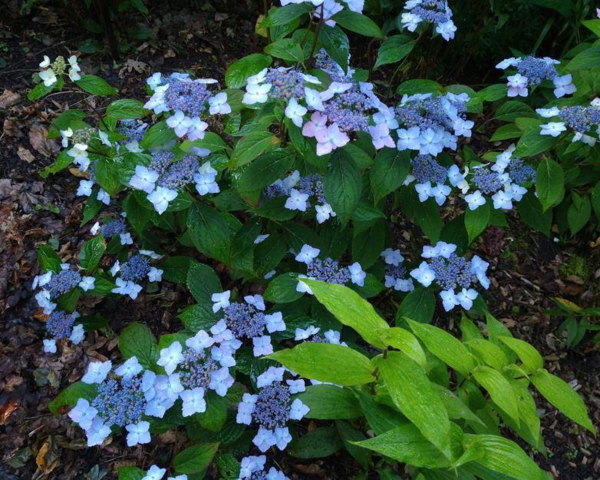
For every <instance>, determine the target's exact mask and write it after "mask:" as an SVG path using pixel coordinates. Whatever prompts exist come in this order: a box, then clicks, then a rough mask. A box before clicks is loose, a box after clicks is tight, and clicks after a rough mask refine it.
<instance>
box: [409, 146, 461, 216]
mask: <svg viewBox="0 0 600 480" xmlns="http://www.w3.org/2000/svg"><path fill="white" fill-rule="evenodd" d="M411 163H412V167H413V172H412V175H411V176H409V177H407V179H406V181H405V183H410V182H412V181H413V180H416V182H417V183H416V184H415V190H416V191H417V193H418V194H419V200H420V201H421V202H425V201H427V200H428V199H429V198H435V201H436V202H437V204H438V205H440V206H442V205H443V204H444V202H445V201H446V198H448V195H450V192H451V191H452V190H451V188H450V187H449V186H448V185H445V182H446V179H447V178H448V170H447V169H446V168H445V167H443V166H442V165H440V164H439V162H438V161H437V160H436V159H435V158H433V157H432V156H431V155H418V156H417V157H415V158H413V159H412V160H411Z"/></svg>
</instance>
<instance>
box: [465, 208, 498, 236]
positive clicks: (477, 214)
mask: <svg viewBox="0 0 600 480" xmlns="http://www.w3.org/2000/svg"><path fill="white" fill-rule="evenodd" d="M491 210H492V207H491V205H490V200H487V201H486V203H484V204H483V205H481V206H479V207H478V208H476V209H475V210H471V209H470V208H467V209H466V210H465V228H466V229H467V233H468V234H469V244H471V243H473V240H475V239H476V238H477V237H478V236H479V235H480V234H481V233H483V232H484V231H485V229H486V228H487V226H488V224H489V223H490V215H491Z"/></svg>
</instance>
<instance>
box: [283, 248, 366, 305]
mask: <svg viewBox="0 0 600 480" xmlns="http://www.w3.org/2000/svg"><path fill="white" fill-rule="evenodd" d="M320 252H321V250H319V249H318V248H313V247H311V246H310V245H303V246H302V249H301V250H300V253H298V254H297V255H296V257H295V258H296V261H297V262H300V263H304V264H306V266H307V267H306V275H299V276H298V279H299V281H298V285H297V286H296V291H298V292H302V293H308V294H310V295H312V290H311V289H310V287H309V286H308V285H307V284H306V283H304V282H303V281H302V279H303V278H308V279H311V280H320V281H322V282H327V283H334V284H337V285H344V284H346V283H348V282H352V283H354V284H355V285H358V286H359V287H362V286H364V284H365V278H366V276H367V274H366V273H365V272H364V271H363V269H362V267H361V266H360V263H358V262H355V263H353V264H352V265H350V266H348V267H342V266H340V264H339V263H338V262H337V261H336V260H333V259H331V258H325V259H320V258H318V256H319V253H320Z"/></svg>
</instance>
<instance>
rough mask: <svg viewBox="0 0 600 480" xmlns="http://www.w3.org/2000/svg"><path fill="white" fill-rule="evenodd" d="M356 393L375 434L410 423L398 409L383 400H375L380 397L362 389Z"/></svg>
mask: <svg viewBox="0 0 600 480" xmlns="http://www.w3.org/2000/svg"><path fill="white" fill-rule="evenodd" d="M354 393H355V394H356V397H357V398H358V401H359V403H360V408H361V409H362V413H363V414H364V416H365V418H366V420H367V422H368V424H369V427H371V429H372V430H373V432H374V433H375V435H380V434H382V433H384V432H387V431H388V430H393V429H394V428H398V427H402V426H404V425H407V424H408V420H407V419H406V418H405V417H404V416H403V415H402V414H401V413H400V412H399V411H398V410H396V409H395V408H393V407H392V406H390V405H386V404H384V403H383V402H377V401H375V398H378V397H373V396H372V395H371V394H370V393H367V392H364V391H362V390H355V392H354Z"/></svg>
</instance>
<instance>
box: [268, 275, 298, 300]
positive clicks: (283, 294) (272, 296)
mask: <svg viewBox="0 0 600 480" xmlns="http://www.w3.org/2000/svg"><path fill="white" fill-rule="evenodd" d="M297 286H298V275H297V274H295V273H284V274H283V275H279V276H277V277H275V278H274V279H273V280H271V281H270V282H269V286H268V287H267V290H266V291H265V295H264V297H265V300H267V301H269V302H273V303H291V302H295V301H296V300H298V299H299V298H300V297H302V296H303V295H304V294H303V293H302V292H298V291H297V290H296V287H297Z"/></svg>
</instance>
